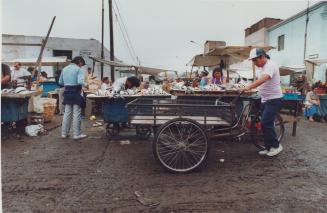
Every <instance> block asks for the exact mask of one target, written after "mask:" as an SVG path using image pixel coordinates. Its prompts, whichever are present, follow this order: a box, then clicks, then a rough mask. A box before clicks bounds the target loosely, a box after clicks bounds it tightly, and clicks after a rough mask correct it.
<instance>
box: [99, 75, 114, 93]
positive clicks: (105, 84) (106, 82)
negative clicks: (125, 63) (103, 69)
mask: <svg viewBox="0 0 327 213" xmlns="http://www.w3.org/2000/svg"><path fill="white" fill-rule="evenodd" d="M111 88H112V82H111V80H110V79H109V78H108V77H104V78H103V79H102V84H101V90H102V91H106V90H109V89H111Z"/></svg>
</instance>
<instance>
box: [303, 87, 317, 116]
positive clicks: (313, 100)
mask: <svg viewBox="0 0 327 213" xmlns="http://www.w3.org/2000/svg"><path fill="white" fill-rule="evenodd" d="M309 89H310V90H311V91H309V92H308V93H307V95H306V98H305V102H304V106H305V110H304V116H305V117H307V118H308V119H309V121H314V119H313V116H315V115H317V116H320V115H321V114H320V111H319V107H320V100H319V97H318V95H317V93H316V88H314V87H311V88H309Z"/></svg>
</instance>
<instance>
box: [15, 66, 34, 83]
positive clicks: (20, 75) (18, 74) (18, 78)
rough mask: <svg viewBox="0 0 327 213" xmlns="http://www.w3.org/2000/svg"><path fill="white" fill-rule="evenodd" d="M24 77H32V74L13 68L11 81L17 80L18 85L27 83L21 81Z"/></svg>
mask: <svg viewBox="0 0 327 213" xmlns="http://www.w3.org/2000/svg"><path fill="white" fill-rule="evenodd" d="M24 76H31V73H30V72H28V71H27V70H25V69H23V68H20V69H19V70H16V69H15V68H13V69H12V71H11V80H17V84H23V83H24V82H25V80H24V79H20V77H24Z"/></svg>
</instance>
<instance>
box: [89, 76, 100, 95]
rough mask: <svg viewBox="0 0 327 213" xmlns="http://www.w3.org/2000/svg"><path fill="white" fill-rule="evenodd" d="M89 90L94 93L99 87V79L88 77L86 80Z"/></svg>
mask: <svg viewBox="0 0 327 213" xmlns="http://www.w3.org/2000/svg"><path fill="white" fill-rule="evenodd" d="M88 86H89V91H90V92H92V93H95V92H96V91H98V90H99V89H100V87H101V81H100V80H97V79H90V80H89V81H88Z"/></svg>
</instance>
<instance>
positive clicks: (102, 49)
mask: <svg viewBox="0 0 327 213" xmlns="http://www.w3.org/2000/svg"><path fill="white" fill-rule="evenodd" d="M101 28H102V29H101V30H102V31H101V59H104V46H103V38H104V0H102V24H101ZM102 78H103V63H102V62H101V79H102Z"/></svg>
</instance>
